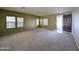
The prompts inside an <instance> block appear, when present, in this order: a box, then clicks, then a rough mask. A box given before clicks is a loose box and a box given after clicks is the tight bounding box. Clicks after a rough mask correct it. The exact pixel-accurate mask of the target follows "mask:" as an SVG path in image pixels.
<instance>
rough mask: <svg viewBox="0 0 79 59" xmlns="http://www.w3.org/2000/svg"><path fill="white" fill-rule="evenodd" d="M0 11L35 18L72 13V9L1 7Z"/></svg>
mask: <svg viewBox="0 0 79 59" xmlns="http://www.w3.org/2000/svg"><path fill="white" fill-rule="evenodd" d="M1 9H5V10H11V11H17V12H21V13H26V14H31V15H36V16H46V15H52V14H60V13H67V12H70V11H72V7H1Z"/></svg>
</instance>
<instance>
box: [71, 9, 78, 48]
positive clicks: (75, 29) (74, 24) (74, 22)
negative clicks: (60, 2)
mask: <svg viewBox="0 0 79 59" xmlns="http://www.w3.org/2000/svg"><path fill="white" fill-rule="evenodd" d="M72 33H73V35H74V38H75V41H76V44H77V47H78V49H79V8H74V9H73V10H72Z"/></svg>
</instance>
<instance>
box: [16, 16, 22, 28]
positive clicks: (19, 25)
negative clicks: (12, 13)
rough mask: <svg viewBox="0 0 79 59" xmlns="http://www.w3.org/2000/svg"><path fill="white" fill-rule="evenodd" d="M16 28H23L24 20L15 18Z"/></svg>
mask: <svg viewBox="0 0 79 59" xmlns="http://www.w3.org/2000/svg"><path fill="white" fill-rule="evenodd" d="M17 27H24V18H22V17H17Z"/></svg>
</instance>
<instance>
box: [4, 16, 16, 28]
mask: <svg viewBox="0 0 79 59" xmlns="http://www.w3.org/2000/svg"><path fill="white" fill-rule="evenodd" d="M7 17H14V18H15V19H14V22H8V21H7ZM5 18H6V29H14V28H16V17H15V16H6V17H5ZM7 23H14V27H8V25H7Z"/></svg>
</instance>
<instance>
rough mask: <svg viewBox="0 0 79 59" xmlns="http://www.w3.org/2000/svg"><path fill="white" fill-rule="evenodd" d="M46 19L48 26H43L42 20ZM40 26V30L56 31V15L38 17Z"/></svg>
mask: <svg viewBox="0 0 79 59" xmlns="http://www.w3.org/2000/svg"><path fill="white" fill-rule="evenodd" d="M44 18H47V19H48V26H44V25H43V19H44ZM40 20H41V24H40V26H41V27H42V28H47V29H52V30H53V29H56V15H49V16H42V17H40Z"/></svg>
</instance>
